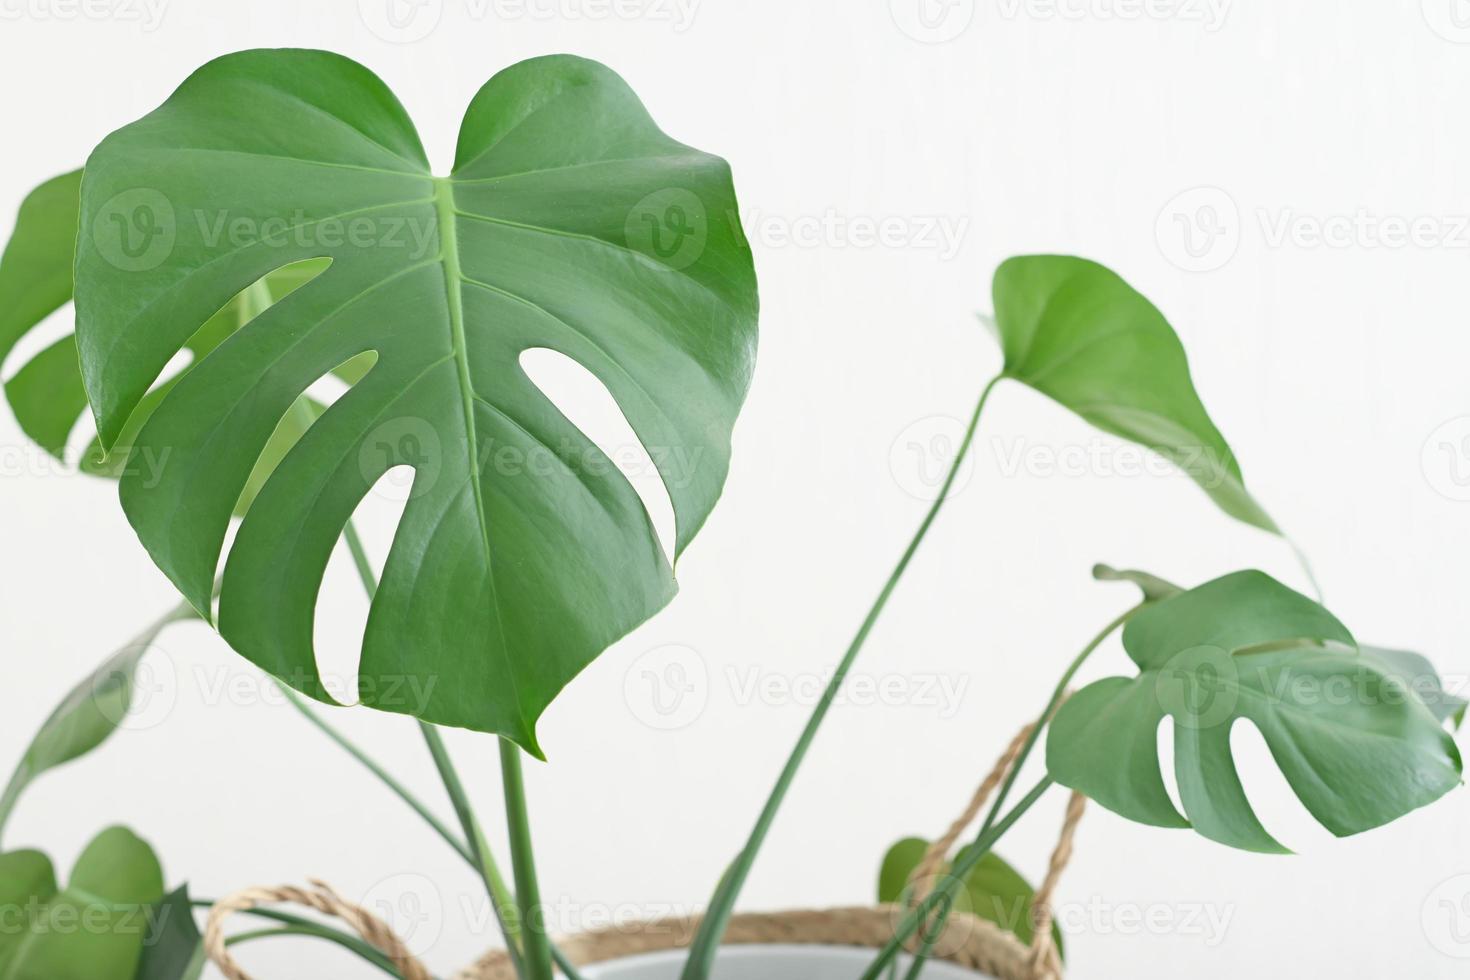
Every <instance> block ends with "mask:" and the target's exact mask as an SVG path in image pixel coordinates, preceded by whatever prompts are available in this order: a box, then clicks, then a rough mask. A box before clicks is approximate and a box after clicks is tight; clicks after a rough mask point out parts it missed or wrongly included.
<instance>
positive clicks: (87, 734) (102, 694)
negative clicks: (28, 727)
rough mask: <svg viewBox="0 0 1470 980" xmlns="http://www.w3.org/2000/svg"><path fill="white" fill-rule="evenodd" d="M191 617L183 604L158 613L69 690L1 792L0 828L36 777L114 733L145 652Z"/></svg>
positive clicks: (92, 747) (130, 694)
mask: <svg viewBox="0 0 1470 980" xmlns="http://www.w3.org/2000/svg"><path fill="white" fill-rule="evenodd" d="M192 617H193V614H192V612H190V611H188V610H187V609H181V610H178V611H176V612H173V613H170V614H168V615H167V616H164V617H162V618H161V619H159V620H158V621H157V622H155V623H153V624H152V625H150V626H149V627H148V628H147V629H145V630H144V631H143V632H142V633H140V634H139V635H137V636H135V637H134V638H133V639H132V641H131V642H129V643H128V644H127V645H126V646H124V647H123V648H122V649H121V650H119V651H117V652H116V653H114V654H113V655H112V656H110V657H108V658H107V659H106V660H105V661H103V662H102V664H101V666H99V667H98V668H97V669H96V670H95V671H93V672H92V673H91V674H90V675H88V676H87V677H85V678H83V679H82V681H81V682H80V683H78V684H77V685H76V687H74V688H72V689H71V691H70V692H68V693H67V695H66V697H65V698H63V699H62V700H61V703H60V704H58V705H57V706H56V707H55V709H53V710H52V712H51V714H50V715H49V716H48V717H47V718H46V720H45V721H44V722H43V723H42V724H41V728H40V730H39V731H37V732H36V734H35V737H34V738H32V739H31V744H30V745H29V746H28V747H27V748H26V751H25V753H24V754H23V755H22V756H21V759H20V762H19V764H17V766H16V768H15V772H14V773H12V774H11V777H10V782H9V783H8V784H7V785H6V787H5V792H4V793H3V794H0V831H3V829H4V826H5V823H6V820H7V818H9V816H10V813H11V811H12V810H13V809H14V808H15V804H16V801H17V800H19V799H20V795H21V793H22V792H24V790H25V788H26V787H27V786H29V785H30V784H31V782H32V781H33V780H34V779H35V778H36V777H37V776H39V775H41V774H42V773H44V772H46V771H47V770H48V769H54V768H55V767H57V766H59V765H61V764H63V763H65V762H70V761H71V760H73V759H75V758H77V757H78V756H81V755H85V754H86V753H88V752H90V751H92V750H93V749H95V748H96V747H97V746H99V745H101V744H102V743H103V741H105V740H106V739H107V737H108V736H109V735H111V734H112V733H113V731H114V730H115V729H116V728H117V726H118V725H119V724H120V723H121V722H122V720H123V718H124V717H126V715H127V713H128V709H129V708H130V707H131V705H132V703H133V681H134V676H135V674H136V673H137V670H138V662H139V661H140V660H141V659H142V658H143V654H145V653H147V652H148V647H149V646H150V645H151V644H152V643H153V641H154V640H156V639H157V638H158V634H159V633H161V632H162V631H163V629H164V627H166V626H167V625H168V624H169V623H172V622H176V621H178V620H180V619H188V618H192Z"/></svg>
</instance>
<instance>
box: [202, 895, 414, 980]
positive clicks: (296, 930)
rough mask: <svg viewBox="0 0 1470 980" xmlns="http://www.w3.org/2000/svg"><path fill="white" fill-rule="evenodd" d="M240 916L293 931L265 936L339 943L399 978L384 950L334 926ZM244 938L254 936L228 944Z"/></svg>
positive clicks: (266, 915)
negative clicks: (317, 939)
mask: <svg viewBox="0 0 1470 980" xmlns="http://www.w3.org/2000/svg"><path fill="white" fill-rule="evenodd" d="M189 904H190V905H192V906H193V907H194V908H196V909H208V908H213V907H214V904H215V900H214V899H212V898H194V899H190V901H189ZM240 914H241V915H250V916H254V917H255V918H257V919H267V920H269V921H271V922H280V923H282V924H284V925H285V926H286V927H287V928H288V929H289V930H291V931H290V932H286V930H282V929H268V930H263V931H262V932H261V934H262V935H280V934H287V935H312V936H316V937H317V938H319V939H326V940H329V941H331V942H334V943H336V944H337V945H338V946H341V947H343V948H344V949H348V950H351V951H352V952H354V953H356V954H357V955H358V956H361V957H362V958H363V959H365V960H368V961H369V962H371V963H373V964H375V965H377V966H380V967H382V968H383V969H384V970H386V971H387V972H388V973H390V974H392V975H393V976H395V977H396V976H398V975H399V974H398V970H397V968H395V967H394V966H393V963H392V962H391V961H390V960H389V959H388V958H387V957H386V956H384V955H383V953H382V951H381V950H379V949H378V948H377V947H376V946H373V945H371V944H370V943H368V942H367V941H365V940H364V939H362V938H361V937H359V936H354V935H352V934H351V933H347V932H343V931H341V930H340V929H334V928H332V927H331V926H327V925H322V924H321V923H319V922H313V921H311V920H310V919H307V918H304V917H302V916H299V915H292V914H291V913H290V912H279V911H277V910H275V909H266V908H253V909H241V910H240ZM308 929H309V930H311V932H310V933H307V932H306V931H305V930H308ZM241 936H253V934H251V933H241V934H240V935H237V936H231V937H230V938H229V939H228V940H226V942H227V943H235V942H242V941H243V940H242V939H241Z"/></svg>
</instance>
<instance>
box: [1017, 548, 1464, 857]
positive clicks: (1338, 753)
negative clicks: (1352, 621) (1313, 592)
mask: <svg viewBox="0 0 1470 980" xmlns="http://www.w3.org/2000/svg"><path fill="white" fill-rule="evenodd" d="M1123 647H1124V649H1125V650H1127V652H1128V655H1129V656H1130V657H1131V658H1132V659H1133V662H1134V663H1136V664H1137V665H1138V667H1139V670H1140V673H1139V675H1138V676H1137V677H1133V678H1126V677H1111V678H1108V679H1106V680H1100V681H1097V682H1096V683H1093V684H1089V685H1088V686H1087V687H1085V688H1083V689H1082V690H1080V691H1078V692H1077V693H1076V694H1075V695H1073V697H1072V698H1071V699H1070V700H1069V701H1067V702H1066V703H1065V704H1063V705H1062V708H1061V710H1060V711H1058V712H1057V715H1056V718H1055V719H1054V720H1053V722H1052V725H1051V729H1050V732H1049V734H1048V737H1047V752H1046V761H1047V768H1048V770H1049V771H1050V773H1051V775H1052V777H1053V778H1054V779H1056V781H1057V782H1059V783H1062V784H1063V785H1065V786H1069V787H1071V788H1073V789H1077V790H1080V791H1082V792H1083V793H1085V794H1087V795H1088V796H1090V797H1092V798H1093V799H1095V800H1097V801H1098V802H1099V803H1101V804H1102V805H1103V806H1105V807H1107V808H1108V809H1110V810H1113V811H1115V812H1117V813H1119V814H1122V815H1123V816H1125V817H1128V818H1130V819H1132V820H1137V821H1139V822H1140V823H1146V824H1152V825H1154V826H1159V827H1189V826H1193V827H1194V829H1195V830H1197V831H1198V832H1199V833H1201V834H1203V835H1204V836H1206V837H1208V838H1210V839H1212V840H1216V841H1219V842H1221V843H1223V844H1229V845H1231V846H1232V847H1239V848H1243V849H1246V850H1252V851H1262V852H1280V851H1282V850H1284V849H1283V848H1282V846H1281V845H1280V844H1278V843H1277V842H1276V840H1275V839H1274V838H1273V837H1272V836H1271V835H1270V834H1269V833H1267V832H1266V830H1265V828H1264V827H1263V826H1262V825H1261V823H1260V821H1259V819H1258V818H1257V817H1256V814H1255V812H1254V810H1253V809H1252V808H1251V805H1250V802H1249V801H1248V800H1247V798H1246V795H1245V791H1244V789H1243V788H1242V786H1241V781H1240V776H1239V774H1238V773H1237V771H1236V767H1235V760H1234V758H1233V756H1232V753H1231V746H1230V733H1231V729H1232V727H1233V726H1234V725H1235V723H1236V722H1238V721H1248V722H1250V723H1251V724H1253V725H1254V726H1255V727H1256V728H1257V729H1258V730H1259V731H1260V733H1261V735H1262V736H1263V737H1264V738H1265V741H1266V744H1267V746H1269V748H1270V750H1271V755H1272V757H1273V758H1274V759H1275V761H1276V764H1277V766H1279V767H1280V769H1281V772H1282V774H1283V775H1284V776H1285V777H1286V781H1287V782H1288V783H1289V784H1290V786H1291V788H1292V790H1293V791H1294V792H1295V793H1296V795H1297V797H1298V798H1299V799H1300V800H1301V802H1302V804H1303V805H1304V806H1305V807H1306V808H1307V810H1308V812H1310V813H1311V814H1312V816H1313V817H1314V818H1316V820H1317V821H1318V822H1319V823H1321V824H1322V825H1323V826H1324V827H1326V828H1327V829H1328V830H1330V831H1332V833H1334V834H1336V835H1338V836H1347V835H1349V834H1355V833H1358V832H1360V831H1364V830H1369V829H1371V828H1373V827H1378V826H1381V825H1382V824H1386V823H1388V822H1389V821H1391V820H1395V819H1397V818H1398V817H1401V816H1403V815H1404V814H1406V813H1408V812H1409V811H1411V810H1414V809H1416V808H1418V807H1421V806H1424V805H1425V804H1427V803H1430V802H1432V801H1434V800H1436V799H1438V798H1439V797H1440V796H1443V795H1444V794H1445V793H1447V792H1449V791H1450V790H1451V789H1453V788H1454V787H1455V786H1457V785H1459V782H1460V771H1461V764H1460V755H1459V752H1458V750H1457V749H1456V747H1455V743H1454V741H1453V739H1451V737H1450V735H1449V733H1448V732H1446V731H1445V730H1444V729H1443V728H1442V727H1441V725H1440V723H1439V719H1438V718H1436V716H1435V714H1434V713H1432V712H1431V711H1430V709H1429V708H1428V707H1426V706H1425V702H1424V701H1422V700H1421V699H1420V697H1418V696H1416V695H1415V693H1414V692H1413V691H1411V690H1410V689H1409V688H1408V687H1407V686H1406V685H1405V682H1404V680H1403V679H1402V677H1401V674H1400V673H1399V671H1398V670H1395V669H1391V668H1389V667H1387V666H1385V663H1384V661H1383V660H1382V659H1381V655H1380V654H1376V653H1373V652H1369V653H1362V652H1360V651H1359V649H1358V647H1357V644H1356V642H1355V641H1354V640H1353V637H1352V635H1351V634H1350V633H1349V632H1348V631H1347V628H1346V627H1344V626H1343V625H1342V624H1341V623H1340V622H1338V621H1337V619H1336V618H1334V617H1333V615H1332V614H1331V613H1329V612H1328V611H1327V610H1326V609H1324V608H1322V607H1321V606H1320V605H1318V604H1317V603H1315V602H1313V601H1312V600H1310V599H1308V598H1306V597H1305V596H1302V595H1299V594H1298V593H1296V592H1293V591H1292V590H1291V589H1288V588H1287V587H1286V586H1284V585H1282V584H1280V583H1279V582H1277V581H1276V580H1275V579H1272V578H1271V577H1269V576H1267V575H1265V574H1264V573H1262V572H1256V571H1244V572H1235V573H1233V574H1230V575H1226V576H1224V577H1222V578H1218V579H1215V580H1214V581H1212V582H1207V583H1205V584H1204V585H1201V586H1199V587H1197V588H1194V589H1190V590H1189V591H1187V592H1181V593H1179V594H1178V595H1175V596H1173V597H1172V598H1168V599H1165V600H1163V601H1161V602H1158V603H1156V604H1153V605H1151V606H1149V607H1148V608H1146V609H1144V610H1143V611H1142V612H1140V613H1139V614H1138V615H1137V616H1135V617H1134V618H1133V619H1131V620H1130V621H1129V622H1128V625H1127V626H1125V627H1124V629H1123ZM1165 718H1169V719H1171V720H1172V721H1173V730H1174V771H1175V778H1176V781H1177V783H1178V786H1179V797H1180V800H1181V802H1182V803H1183V806H1184V814H1180V813H1179V812H1178V811H1177V810H1176V809H1175V807H1174V804H1173V803H1172V802H1171V800H1170V798H1169V795H1168V792H1167V790H1166V789H1165V786H1164V781H1163V777H1162V775H1161V774H1160V762H1159V754H1158V743H1157V734H1158V729H1159V725H1160V724H1161V723H1162V722H1163V721H1164V719H1165Z"/></svg>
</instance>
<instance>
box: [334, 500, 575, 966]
mask: <svg viewBox="0 0 1470 980" xmlns="http://www.w3.org/2000/svg"><path fill="white" fill-rule="evenodd" d="M342 536H343V538H344V539H346V541H347V550H348V551H349V552H351V554H352V561H353V564H354V565H356V566H357V575H358V578H360V579H361V580H362V587H363V589H364V590H365V591H366V592H367V595H368V598H369V599H372V597H373V596H374V595H375V594H376V593H377V590H378V579H377V575H376V573H375V572H374V571H373V566H372V562H371V561H370V560H369V559H368V555H367V550H366V549H365V548H364V547H363V544H362V538H361V537H360V536H359V535H358V533H357V527H356V525H354V524H353V523H352V522H351V521H348V522H347V525H346V527H344V528H343V530H342ZM418 725H419V731H420V732H421V733H422V734H423V736H424V743H425V744H426V745H427V746H428V748H429V755H430V756H432V757H433V759H434V766H435V768H437V769H438V770H439V779H440V781H441V782H443V784H444V791H445V792H446V793H447V794H449V801H450V803H451V804H453V806H454V813H455V816H456V817H457V818H458V819H459V825H460V828H461V829H462V830H463V831H464V835H465V838H466V839H467V840H468V842H469V844H468V847H463V848H462V849H460V856H462V857H463V858H464V859H465V860H466V861H468V862H469V864H470V866H471V867H473V868H474V869H475V870H476V871H477V872H479V874H480V877H481V879H482V880H483V881H484V882H485V891H486V892H487V893H488V894H489V896H490V907H491V909H492V910H493V911H494V912H495V920H496V922H497V923H498V924H499V926H500V931H501V933H502V934H503V935H504V936H505V946H506V952H507V953H509V955H510V958H511V963H512V965H513V966H514V967H515V971H516V975H517V976H520V977H525V976H526V975H527V974H526V972H525V970H526V966H525V963H524V940H523V929H522V919H523V917H522V915H521V914H520V911H519V910H518V908H517V905H516V897H515V895H514V894H513V893H512V892H511V890H510V889H509V888H508V887H507V886H506V883H505V878H504V876H503V875H502V874H501V873H500V868H499V866H497V865H496V863H495V858H494V856H493V855H492V854H491V853H490V846H489V844H488V843H487V842H486V840H485V832H484V831H483V830H482V829H481V828H480V822H479V820H478V819H477V818H476V817H475V812H474V809H473V808H472V807H471V806H470V800H469V795H468V794H467V793H466V792H465V790H464V784H463V783H462V782H461V781H460V778H459V773H458V771H457V770H456V769H455V767H454V762H453V760H452V759H451V758H450V756H449V749H448V747H447V746H445V744H444V739H443V738H442V737H441V736H440V734H439V730H438V729H437V728H435V727H434V726H433V725H431V724H429V723H428V722H426V721H423V720H419V722H418ZM503 748H504V746H503V745H502V749H503ZM512 857H513V858H514V855H512ZM542 939H543V940H544V941H545V942H546V943H547V945H548V946H549V947H550V956H551V958H552V959H554V960H555V961H556V964H557V966H559V967H561V971H562V973H563V974H565V975H566V976H567V978H568V980H581V975H580V974H579V973H578V972H577V969H576V967H575V966H574V965H573V964H572V962H571V960H569V959H568V958H567V957H566V955H565V954H564V953H562V951H561V950H560V949H558V948H557V947H556V945H555V944H553V943H551V942H550V940H549V939H546V937H545V932H544V930H543V932H542ZM550 975H551V974H550V971H549V968H548V972H547V976H548V977H549V976H550Z"/></svg>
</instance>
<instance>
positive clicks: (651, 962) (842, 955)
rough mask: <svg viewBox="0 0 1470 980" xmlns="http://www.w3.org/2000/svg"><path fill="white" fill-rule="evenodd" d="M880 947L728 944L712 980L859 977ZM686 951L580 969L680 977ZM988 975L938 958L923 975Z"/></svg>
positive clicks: (937, 979)
mask: <svg viewBox="0 0 1470 980" xmlns="http://www.w3.org/2000/svg"><path fill="white" fill-rule="evenodd" d="M877 952H878V951H877V950H874V949H860V948H858V947H854V946H784V945H770V946H765V945H749V946H726V947H724V948H723V949H721V950H720V955H719V959H718V960H716V961H715V970H714V976H713V980H857V978H858V977H859V976H861V975H862V972H863V970H864V969H866V968H867V966H868V964H870V963H872V962H873V957H874V956H875V955H877ZM686 957H687V953H686V952H685V951H684V950H670V951H666V952H660V953H644V954H642V955H639V956H629V957H627V958H625V959H620V960H609V961H607V962H605V963H599V964H597V965H596V966H585V967H583V968H582V975H583V976H585V977H586V978H587V980H678V977H679V971H680V970H681V969H683V966H684V960H685V959H686ZM907 960H908V957H904V963H903V966H904V967H907V966H908V963H907ZM900 975H902V971H900ZM984 976H985V974H983V973H976V972H974V971H973V970H966V969H962V968H961V967H958V966H955V965H954V964H952V963H943V962H940V961H937V960H932V961H930V963H929V965H928V966H926V967H924V980H976V978H977V977H984Z"/></svg>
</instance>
